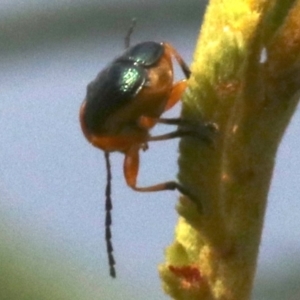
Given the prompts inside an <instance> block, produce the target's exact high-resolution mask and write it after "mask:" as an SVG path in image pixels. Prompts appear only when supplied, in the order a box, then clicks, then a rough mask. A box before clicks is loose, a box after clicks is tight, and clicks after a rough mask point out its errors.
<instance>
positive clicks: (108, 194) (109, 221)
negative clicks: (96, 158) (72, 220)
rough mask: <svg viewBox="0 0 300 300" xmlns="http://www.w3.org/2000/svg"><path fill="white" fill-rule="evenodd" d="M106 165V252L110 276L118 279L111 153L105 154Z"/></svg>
mask: <svg viewBox="0 0 300 300" xmlns="http://www.w3.org/2000/svg"><path fill="white" fill-rule="evenodd" d="M104 157H105V163H106V173H107V179H106V180H107V181H106V189H105V196H106V201H105V212H106V215H105V242H106V252H107V257H108V265H109V274H110V276H111V277H113V278H115V277H116V269H115V264H116V262H115V258H114V255H113V251H114V249H113V246H112V242H111V224H112V219H111V210H112V208H113V206H112V201H111V166H110V160H109V153H108V152H104Z"/></svg>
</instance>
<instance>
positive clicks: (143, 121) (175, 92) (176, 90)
mask: <svg viewBox="0 0 300 300" xmlns="http://www.w3.org/2000/svg"><path fill="white" fill-rule="evenodd" d="M185 89H186V80H182V81H179V82H176V83H175V84H174V85H173V88H172V91H171V95H170V97H169V99H168V101H167V104H166V106H165V109H164V111H167V110H169V109H171V108H172V107H173V106H174V105H175V104H176V103H177V102H178V101H179V100H180V99H181V96H182V94H183V92H184V90H185ZM159 120H160V119H159V118H151V117H147V116H141V117H140V119H139V125H140V126H141V127H143V128H146V129H150V128H152V127H153V126H154V125H155V124H156V123H157V122H159V123H164V124H172V125H180V124H182V123H171V122H168V121H166V120H167V119H162V120H163V121H159ZM174 120H175V119H174Z"/></svg>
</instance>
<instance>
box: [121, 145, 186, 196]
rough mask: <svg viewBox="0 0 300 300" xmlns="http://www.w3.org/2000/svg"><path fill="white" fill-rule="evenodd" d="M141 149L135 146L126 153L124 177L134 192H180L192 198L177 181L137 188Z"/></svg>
mask: <svg viewBox="0 0 300 300" xmlns="http://www.w3.org/2000/svg"><path fill="white" fill-rule="evenodd" d="M139 149H140V147H139V146H133V147H131V148H130V149H129V150H128V151H127V152H126V153H125V160H124V176H125V179H126V183H127V185H128V186H130V187H131V188H132V189H133V190H135V191H138V192H159V191H165V190H178V191H179V192H180V193H182V194H183V195H186V196H188V197H190V198H191V196H190V193H189V192H188V191H187V190H186V189H185V188H184V187H183V186H181V185H180V184H179V183H177V182H175V181H167V182H163V183H159V184H156V185H152V186H148V187H137V186H136V180H137V176H138V171H139Z"/></svg>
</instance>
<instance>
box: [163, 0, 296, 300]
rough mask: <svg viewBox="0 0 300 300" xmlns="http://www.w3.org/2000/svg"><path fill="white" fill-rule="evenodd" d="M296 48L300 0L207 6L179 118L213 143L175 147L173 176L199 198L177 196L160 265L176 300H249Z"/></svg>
mask: <svg viewBox="0 0 300 300" xmlns="http://www.w3.org/2000/svg"><path fill="white" fill-rule="evenodd" d="M299 50H300V1H292V0H287V1H280V0H273V1H272V0H269V1H268V0H265V1H263V0H260V1H257V0H256V1H254V0H253V1H249V0H248V1H247V0H227V1H226V0H212V1H210V3H209V5H208V8H207V12H206V15H205V20H204V23H203V26H202V29H201V38H200V39H199V42H198V45H197V47H196V51H195V56H194V63H193V65H192V77H191V79H190V80H189V89H188V91H187V93H186V94H185V98H184V101H183V102H184V103H183V112H182V116H183V117H184V118H186V119H189V120H191V121H195V122H199V123H200V122H201V121H209V122H213V123H215V124H216V126H217V127H218V132H217V133H216V134H215V135H214V136H213V137H212V143H211V144H210V145H209V144H205V143H203V142H201V141H199V140H197V139H192V138H184V139H183V140H182V141H181V144H180V152H181V154H180V158H179V166H180V173H179V179H180V181H181V182H182V183H183V185H184V186H185V187H186V188H188V189H189V190H190V191H191V192H192V193H193V194H194V195H197V197H196V198H197V199H195V200H194V201H193V202H192V201H190V200H189V199H186V198H184V197H183V198H181V200H180V203H179V205H178V212H179V214H180V218H179V223H178V225H177V228H176V238H175V242H174V243H173V244H172V245H171V246H170V247H169V248H168V249H167V251H166V262H165V263H164V264H163V265H161V267H160V275H161V277H162V279H163V287H164V290H165V291H166V292H167V293H168V294H169V295H170V296H171V297H173V298H174V299H222V300H223V299H224V300H225V299H233V300H243V299H250V297H251V289H252V284H253V278H254V275H255V269H256V260H257V256H258V248H259V243H260V237H261V232H262V226H263V218H264V214H265V207H266V201H267V195H268V190H269V186H270V180H271V177H272V171H273V168H274V162H275V156H276V151H277V149H278V146H279V143H280V140H281V138H282V135H283V133H284V131H285V129H286V127H287V125H288V122H289V120H290V119H291V117H292V115H293V112H294V111H295V108H296V105H297V103H298V99H299V89H300V60H299V58H300V56H299V53H300V51H299ZM195 126H196V125H195ZM199 127H200V126H199ZM195 128H196V127H195Z"/></svg>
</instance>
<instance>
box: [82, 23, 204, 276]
mask: <svg viewBox="0 0 300 300" xmlns="http://www.w3.org/2000/svg"><path fill="white" fill-rule="evenodd" d="M133 26H134V25H132V26H131V28H130V30H129V32H128V34H127V36H126V38H125V46H126V48H127V49H126V50H125V52H124V53H123V54H122V55H120V56H118V57H116V58H115V59H114V60H113V61H112V62H111V63H110V64H108V65H107V66H106V67H105V68H104V69H103V70H102V71H101V72H100V73H99V74H98V75H97V77H96V78H95V79H94V80H93V81H92V82H91V83H89V85H88V87H87V95H86V97H85V99H84V101H83V103H82V105H81V108H80V124H81V129H82V132H83V134H84V136H85V137H86V139H87V140H88V141H89V142H90V143H91V144H92V145H93V146H95V147H97V148H99V149H101V150H103V151H104V154H105V160H106V168H107V186H106V220H105V228H106V235H105V239H106V247H107V253H108V260H109V267H110V275H111V277H116V271H115V260H114V257H113V247H112V243H111V230H110V226H111V209H112V201H111V195H110V193H111V170H110V161H109V153H110V152H115V151H117V152H121V153H123V154H124V155H125V159H124V166H123V169H124V177H125V180H126V183H127V185H128V186H129V187H131V188H132V189H133V190H135V191H139V192H156V191H163V190H175V189H177V190H178V191H179V192H181V193H182V194H185V195H187V196H190V195H189V192H188V191H187V190H186V189H185V188H184V187H183V186H182V185H180V184H179V183H178V182H175V181H168V182H163V183H159V184H156V185H152V186H148V187H139V186H137V183H136V181H137V176H138V171H139V152H140V150H146V149H148V143H149V142H151V141H162V140H168V139H172V138H176V137H181V136H184V135H194V133H195V132H194V133H191V131H190V130H184V129H180V127H179V129H177V130H175V131H173V132H170V133H167V134H163V135H159V136H151V135H150V133H149V132H150V129H151V128H153V127H154V126H155V125H156V124H157V123H163V124H169V125H184V124H185V123H186V122H185V121H184V120H182V119H180V118H178V119H163V118H161V115H162V114H163V113H164V112H165V111H167V110H169V109H170V108H172V107H173V106H174V105H175V104H176V103H177V102H178V101H179V100H180V99H181V96H182V94H183V92H184V91H185V89H186V87H187V82H186V79H183V80H181V81H178V82H175V83H174V77H173V62H172V58H175V60H176V61H177V63H178V64H179V66H180V67H181V69H182V71H183V73H184V75H185V77H186V78H189V76H190V74H191V72H190V70H189V67H188V66H187V65H186V63H185V62H184V61H183V59H182V57H181V56H180V55H179V53H178V52H177V51H176V49H175V48H174V47H173V46H172V45H171V44H169V43H157V42H152V41H148V42H142V43H139V44H136V45H134V46H131V47H129V38H130V35H131V33H132V30H133ZM200 134H201V133H200ZM197 135H198V136H199V133H198V134H197ZM203 139H205V137H203Z"/></svg>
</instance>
